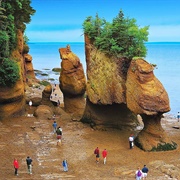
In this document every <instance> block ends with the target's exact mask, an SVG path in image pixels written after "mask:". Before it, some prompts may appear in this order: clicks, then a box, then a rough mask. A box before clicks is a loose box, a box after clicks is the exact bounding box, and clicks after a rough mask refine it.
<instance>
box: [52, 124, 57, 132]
mask: <svg viewBox="0 0 180 180" xmlns="http://www.w3.org/2000/svg"><path fill="white" fill-rule="evenodd" d="M52 126H53V132H54V133H56V130H57V123H56V121H54V122H53V124H52Z"/></svg>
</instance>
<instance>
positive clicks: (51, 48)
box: [29, 43, 180, 116]
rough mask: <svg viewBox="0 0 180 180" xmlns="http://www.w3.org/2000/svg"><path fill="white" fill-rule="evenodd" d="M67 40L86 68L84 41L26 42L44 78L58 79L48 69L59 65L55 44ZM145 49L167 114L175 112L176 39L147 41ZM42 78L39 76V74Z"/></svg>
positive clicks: (179, 103)
mask: <svg viewBox="0 0 180 180" xmlns="http://www.w3.org/2000/svg"><path fill="white" fill-rule="evenodd" d="M67 44H69V45H70V46H71V50H72V52H73V53H75V54H76V55H77V56H78V57H79V59H80V61H81V63H82V64H83V67H84V70H85V71H86V63H85V54H84V49H85V47H84V43H29V47H30V52H29V53H30V54H31V55H32V57H33V66H34V69H36V70H41V71H44V72H47V73H48V74H49V77H48V78H54V79H55V81H54V82H55V83H58V79H59V74H57V73H56V74H54V73H53V72H52V71H51V70H52V69H53V68H55V67H61V65H60V63H61V59H60V56H59V51H58V49H59V48H62V47H66V45H67ZM146 46H147V49H148V53H147V56H146V58H145V59H146V60H147V61H148V62H150V63H153V64H156V65H157V68H156V69H155V70H154V74H155V75H156V77H157V78H158V79H159V80H160V81H161V83H162V84H163V85H164V87H165V89H166V91H167V92H168V95H169V99H170V106H171V111H170V112H169V114H173V115H175V116H176V114H177V112H178V111H180V99H179V97H180V93H179V88H180V74H179V70H180V69H179V66H180V43H147V44H146ZM39 78H41V79H43V78H42V77H39Z"/></svg>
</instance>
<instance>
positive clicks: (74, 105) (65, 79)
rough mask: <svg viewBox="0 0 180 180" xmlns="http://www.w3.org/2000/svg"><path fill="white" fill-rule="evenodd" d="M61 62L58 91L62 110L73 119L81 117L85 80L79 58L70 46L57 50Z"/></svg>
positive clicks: (83, 105)
mask: <svg viewBox="0 0 180 180" xmlns="http://www.w3.org/2000/svg"><path fill="white" fill-rule="evenodd" d="M59 53H60V58H61V59H62V62H61V74H60V79H59V80H60V89H61V91H62V92H63V96H64V109H65V111H66V112H68V113H71V114H73V117H74V118H79V117H81V116H82V114H83V111H84V107H85V98H84V93H85V90H86V78H85V75H84V70H83V67H82V64H81V63H80V60H79V58H78V57H77V56H76V55H75V54H74V53H73V52H72V51H71V49H70V46H69V45H68V46H67V47H66V48H60V49H59Z"/></svg>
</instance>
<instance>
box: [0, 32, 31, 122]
mask: <svg viewBox="0 0 180 180" xmlns="http://www.w3.org/2000/svg"><path fill="white" fill-rule="evenodd" d="M23 49H24V39H23V32H22V31H21V30H18V31H17V47H16V48H15V50H14V51H13V52H12V54H11V57H10V58H12V59H16V61H17V63H18V66H19V69H20V79H19V80H18V81H17V82H16V84H15V85H14V86H13V87H0V119H4V118H6V117H12V116H19V115H22V114H23V113H24V112H25V103H26V101H25V84H26V82H27V79H28V76H31V78H35V75H34V71H33V65H32V57H31V56H30V55H29V54H23Z"/></svg>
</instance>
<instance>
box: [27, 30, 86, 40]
mask: <svg viewBox="0 0 180 180" xmlns="http://www.w3.org/2000/svg"><path fill="white" fill-rule="evenodd" d="M26 35H27V37H28V38H29V41H30V42H83V41H84V35H83V31H82V29H75V30H61V31H28V32H26Z"/></svg>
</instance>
